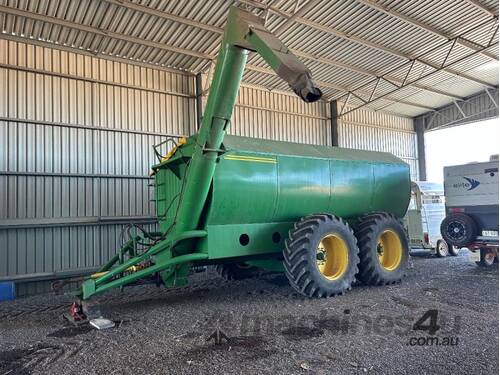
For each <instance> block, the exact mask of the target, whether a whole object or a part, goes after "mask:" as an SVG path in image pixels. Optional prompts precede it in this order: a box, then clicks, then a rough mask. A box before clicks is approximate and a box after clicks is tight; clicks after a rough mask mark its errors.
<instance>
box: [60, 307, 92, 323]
mask: <svg viewBox="0 0 500 375" xmlns="http://www.w3.org/2000/svg"><path fill="white" fill-rule="evenodd" d="M63 318H64V319H66V320H67V321H68V322H70V323H72V324H74V325H75V326H77V327H78V326H81V325H84V324H88V322H89V320H88V319H87V316H86V315H85V313H84V312H83V309H82V305H81V303H80V302H76V301H75V302H73V303H72V304H71V306H70V308H69V311H68V312H67V313H64V314H63Z"/></svg>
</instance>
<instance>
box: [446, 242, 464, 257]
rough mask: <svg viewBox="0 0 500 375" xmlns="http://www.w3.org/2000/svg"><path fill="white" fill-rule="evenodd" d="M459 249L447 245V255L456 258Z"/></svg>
mask: <svg viewBox="0 0 500 375" xmlns="http://www.w3.org/2000/svg"><path fill="white" fill-rule="evenodd" d="M460 249H461V248H460V247H457V246H452V245H451V244H448V253H449V254H450V255H452V256H454V257H456V256H457V255H458V254H460Z"/></svg>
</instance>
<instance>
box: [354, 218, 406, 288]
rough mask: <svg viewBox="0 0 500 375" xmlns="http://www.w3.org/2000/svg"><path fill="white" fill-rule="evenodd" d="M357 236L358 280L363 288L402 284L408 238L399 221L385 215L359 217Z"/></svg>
mask: <svg viewBox="0 0 500 375" xmlns="http://www.w3.org/2000/svg"><path fill="white" fill-rule="evenodd" d="M356 237H357V239H358V247H359V259H360V262H359V274H358V279H359V280H360V281H361V282H363V283H364V284H366V285H385V284H394V283H396V282H399V281H401V279H402V278H403V276H404V274H405V270H406V268H407V265H408V257H409V256H408V253H409V251H408V238H407V236H406V232H405V230H404V227H403V225H402V224H401V222H400V221H399V220H398V219H397V218H396V217H395V216H393V215H390V214H387V213H378V214H370V215H367V216H364V217H363V218H361V220H360V223H359V225H358V227H357V231H356Z"/></svg>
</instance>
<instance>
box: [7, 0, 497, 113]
mask: <svg viewBox="0 0 500 375" xmlns="http://www.w3.org/2000/svg"><path fill="white" fill-rule="evenodd" d="M249 1H252V0H249ZM311 1H314V2H311ZM480 1H481V4H482V5H483V6H484V7H485V8H488V9H491V10H492V11H494V12H498V4H497V3H496V2H495V1H491V0H480ZM232 3H233V2H232V1H227V0H207V1H204V2H200V1H198V0H180V1H169V0H123V1H121V0H120V1H118V0H89V1H71V0H40V1H36V2H35V1H28V0H20V1H16V0H0V4H1V5H2V6H7V7H9V8H13V9H20V10H21V11H27V12H30V13H32V14H34V15H35V17H34V18H37V17H38V19H36V20H34V19H30V18H29V17H25V16H27V14H25V13H22V14H18V15H17V16H16V15H11V14H9V15H5V14H4V13H0V14H1V17H2V18H1V19H0V22H1V24H2V32H3V33H5V34H11V35H18V36H22V37H27V38H32V39H40V40H44V41H49V42H52V43H57V44H59V45H66V46H70V47H74V48H78V49H84V50H88V51H92V52H95V51H99V52H100V53H103V54H107V55H111V56H114V57H117V58H123V59H133V60H135V61H138V62H145V63H151V64H156V65H160V66H164V67H171V68H175V69H181V70H184V71H187V72H191V73H193V72H199V71H201V70H206V69H207V67H208V66H209V60H210V59H213V58H214V57H215V55H216V54H217V50H218V46H219V42H220V38H221V32H222V28H223V27H224V24H225V20H226V15H227V11H228V8H229V7H230V6H231V4H232ZM262 3H263V4H264V5H267V6H270V7H271V11H270V12H269V14H268V17H267V26H268V27H269V28H270V29H271V30H278V29H279V30H280V32H279V34H280V35H279V36H280V38H281V39H282V40H283V41H284V42H285V43H286V44H287V45H288V46H289V47H290V48H292V49H294V50H296V51H297V52H298V53H299V55H300V58H301V59H302V60H303V61H304V62H305V63H306V64H307V65H308V66H310V67H311V69H312V71H313V73H314V74H315V76H316V78H317V79H318V80H319V81H322V82H327V83H330V85H329V86H328V87H324V90H323V91H324V92H325V93H326V94H327V95H326V97H327V99H331V98H334V96H335V97H339V96H341V95H342V94H343V93H345V90H353V89H354V88H356V87H359V86H360V85H362V84H363V83H366V82H369V81H370V79H373V78H376V77H377V76H379V75H382V74H384V73H387V72H388V71H390V70H392V69H394V68H396V67H398V66H400V65H402V64H404V63H405V62H408V61H409V59H410V58H414V57H416V56H419V55H421V54H423V53H425V52H427V51H429V50H431V49H433V48H435V47H436V46H439V45H440V44H442V43H444V42H446V36H449V37H453V36H456V35H459V34H460V33H462V32H464V31H466V30H469V29H471V28H473V27H477V26H478V25H480V24H481V23H483V22H485V21H487V20H488V19H490V18H492V17H491V15H489V14H488V13H487V12H486V11H484V10H481V9H480V8H478V7H477V6H474V5H472V4H471V3H469V2H467V1H462V0H460V1H453V0H446V1H444V0H443V1H431V0H405V1H401V0H375V5H376V6H382V7H385V8H387V9H389V10H393V11H395V12H399V13H401V14H403V15H404V16H406V17H410V18H411V19H412V20H413V21H412V22H409V21H408V20H403V19H400V18H398V17H396V16H394V15H391V14H389V13H387V12H383V11H381V10H380V9H377V8H376V7H375V6H370V3H369V2H368V3H367V4H365V3H363V2H361V1H357V0H345V1H329V0H321V1H316V0H309V1H305V0H304V1H301V2H300V3H299V7H298V8H297V2H296V0H277V1H276V0H274V1H271V0H265V1H263V2H262ZM311 4H315V5H314V6H311ZM145 10H146V11H145ZM296 11H299V12H300V13H301V14H300V15H299V16H298V17H296V18H295V19H294V20H293V21H291V22H289V23H288V24H287V26H286V27H285V28H283V30H281V29H282V28H281V26H282V25H283V24H284V23H285V20H286V17H288V16H291V15H292V14H293V13H294V12H296ZM45 16H48V17H54V18H55V19H50V18H46V19H43V17H45ZM30 17H32V18H33V16H30ZM179 17H180V18H184V21H182V19H181V20H180V22H179ZM57 21H66V22H69V23H64V22H63V23H62V24H57ZM418 22H421V23H423V24H424V27H421V26H418V25H416V23H418ZM497 24H498V20H496V21H494V22H490V23H488V24H487V25H484V26H482V27H480V28H477V29H475V30H474V31H473V32H470V33H468V34H467V39H468V40H471V41H472V42H474V43H479V44H483V45H484V44H486V43H488V42H489V41H490V37H491V32H492V31H493V30H494V28H495V27H496V25H497ZM425 26H428V27H431V28H433V29H435V30H437V33H436V32H432V31H429V30H425ZM439 33H441V34H442V35H441V36H440V35H438V34H439ZM443 35H445V36H443ZM494 42H495V43H497V44H498V33H497V35H496V36H495V38H494ZM450 44H451V43H450ZM473 51H474V49H473V48H469V47H464V46H463V45H458V44H457V45H455V47H454V49H453V51H452V53H451V54H450V55H449V56H448V60H447V61H448V62H453V61H456V60H457V59H460V58H463V57H464V56H466V55H468V54H470V53H472V52H473ZM485 52H486V53H489V54H490V57H487V56H485V55H484V54H477V55H475V56H473V57H470V58H468V59H466V60H464V61H462V62H460V63H457V64H455V65H453V69H454V70H456V71H458V72H467V74H468V75H469V76H470V77H471V79H472V80H474V79H475V80H477V81H480V82H482V81H484V82H487V83H489V84H491V85H497V84H498V78H497V77H496V74H495V73H496V72H497V71H498V65H496V66H494V67H493V68H492V69H478V68H477V67H478V66H485V65H486V66H487V65H488V64H491V63H492V61H493V62H495V61H498V59H492V58H491V55H493V56H498V46H497V45H496V46H494V47H492V48H490V49H488V50H487V51H485ZM447 54H448V48H447V46H442V47H441V48H439V49H436V50H435V51H433V52H432V53H429V54H425V55H424V56H423V60H424V62H422V63H420V62H417V63H415V65H414V68H413V70H412V72H411V73H410V75H409V76H408V78H407V79H408V80H410V81H411V80H412V79H416V78H418V77H419V76H421V75H423V74H427V73H429V72H430V71H432V70H433V69H432V68H430V67H429V65H427V64H426V62H428V63H431V64H433V65H435V66H439V65H440V64H441V63H442V61H443V60H444V59H445V57H446V55H447ZM249 61H250V63H251V64H254V65H256V66H258V67H265V66H266V64H265V63H264V62H263V61H262V60H261V59H260V58H258V57H250V59H249ZM408 67H409V66H408V65H407V66H404V67H401V69H399V70H397V71H395V72H393V74H391V77H393V78H396V79H398V80H399V83H400V82H401V81H403V80H404V79H405V77H406V74H407V68H408ZM471 79H465V78H457V77H456V76H454V75H453V74H449V73H436V74H433V75H431V76H430V77H429V78H428V79H426V80H425V86H427V87H429V88H430V91H429V90H425V88H424V89H422V88H418V89H415V92H414V95H412V96H411V97H407V96H406V95H407V93H408V91H407V90H405V94H404V96H405V97H406V98H407V100H411V102H412V103H413V102H414V104H415V105H417V108H418V105H419V104H421V105H423V108H420V111H421V113H424V112H425V111H427V109H426V108H425V107H427V106H428V105H429V104H430V101H431V99H432V98H435V100H436V102H435V105H433V106H438V105H441V104H442V103H443V100H445V99H444V97H443V95H439V94H436V93H432V88H433V87H434V86H436V88H439V90H441V91H443V92H449V93H451V94H452V95H451V96H448V100H449V101H450V102H451V101H452V100H454V98H453V97H452V96H453V95H458V96H467V95H469V94H470V88H471V87H472V86H473V85H471V82H472V81H471ZM245 80H246V81H247V82H249V83H252V84H256V85H262V86H264V87H266V88H268V89H279V90H282V89H286V86H283V85H282V84H279V83H277V82H276V79H274V78H273V77H272V76H270V75H269V74H266V73H262V72H255V71H253V72H251V73H248V74H246V75H245ZM457 81H458V82H460V84H459V85H458V88H457ZM395 83H398V82H395ZM462 86H463V87H465V88H464V90H461V89H460V87H462ZM479 86H481V84H480V83H479ZM344 89H345V90H344ZM338 91H340V93H339V92H338ZM342 91H344V92H343V93H342ZM386 91H387V89H386V88H384V87H382V88H380V93H384V92H386ZM377 92H379V91H377ZM363 95H364V94H362V95H361V96H362V97H363ZM398 95H399V94H398ZM369 96H370V94H368V97H369ZM399 97H402V96H401V95H399ZM391 98H392V96H391ZM385 100H387V99H385ZM380 101H382V100H380ZM368 107H370V108H377V107H380V103H374V104H373V105H370V106H368ZM392 107H394V108H395V109H396V110H397V111H399V113H401V114H403V115H409V114H410V113H414V110H415V107H413V108H412V110H411V111H406V109H405V108H406V107H405V106H401V107H400V108H399V109H397V108H398V106H397V105H394V106H392Z"/></svg>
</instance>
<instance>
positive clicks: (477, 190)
mask: <svg viewBox="0 0 500 375" xmlns="http://www.w3.org/2000/svg"><path fill="white" fill-rule="evenodd" d="M444 194H445V202H446V217H445V219H444V220H443V222H442V223H441V235H442V236H443V238H444V239H445V240H446V242H448V243H450V244H452V245H454V246H457V247H468V248H469V249H470V250H472V251H475V250H477V249H479V250H480V251H481V262H482V263H485V265H487V264H491V263H493V261H494V260H495V258H498V156H496V157H494V156H493V157H491V159H490V161H488V162H483V163H469V164H464V165H456V166H450V167H445V168H444Z"/></svg>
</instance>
